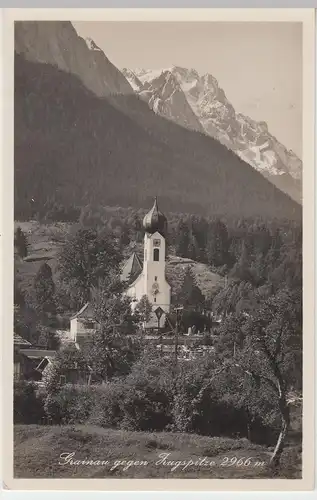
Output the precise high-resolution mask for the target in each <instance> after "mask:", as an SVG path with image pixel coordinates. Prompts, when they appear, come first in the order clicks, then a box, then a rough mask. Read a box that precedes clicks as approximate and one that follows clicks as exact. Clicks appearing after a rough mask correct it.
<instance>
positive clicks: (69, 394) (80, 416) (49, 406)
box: [44, 385, 94, 424]
mask: <svg viewBox="0 0 317 500" xmlns="http://www.w3.org/2000/svg"><path fill="white" fill-rule="evenodd" d="M93 397H94V394H93V392H92V390H91V388H90V387H88V386H73V385H66V386H64V387H62V388H61V389H60V390H59V391H58V392H54V393H49V394H48V395H47V397H46V400H45V404H44V409H45V413H46V415H47V417H49V418H50V419H51V420H52V421H53V423H56V424H61V423H63V424H66V423H67V424H74V423H78V424H83V423H85V422H86V421H87V419H88V418H89V415H90V413H91V409H92V406H93Z"/></svg>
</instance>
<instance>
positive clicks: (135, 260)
mask: <svg viewBox="0 0 317 500" xmlns="http://www.w3.org/2000/svg"><path fill="white" fill-rule="evenodd" d="M142 268H143V265H142V261H141V259H140V257H139V256H138V254H137V253H136V252H133V254H132V255H131V256H130V257H129V259H128V260H127V261H126V263H125V264H124V266H123V268H122V271H121V276H120V279H121V281H130V282H131V280H132V281H134V280H135V279H136V278H137V277H138V276H139V274H140V273H141V272H142Z"/></svg>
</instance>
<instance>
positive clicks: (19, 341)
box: [13, 332, 32, 347]
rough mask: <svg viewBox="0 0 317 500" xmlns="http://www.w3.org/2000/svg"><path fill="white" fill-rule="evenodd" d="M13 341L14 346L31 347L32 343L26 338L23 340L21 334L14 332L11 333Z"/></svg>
mask: <svg viewBox="0 0 317 500" xmlns="http://www.w3.org/2000/svg"><path fill="white" fill-rule="evenodd" d="M13 342H14V345H15V346H24V347H31V345H32V344H31V343H30V342H29V341H28V340H25V339H24V338H23V337H21V335H18V334H17V333H15V332H14V333H13Z"/></svg>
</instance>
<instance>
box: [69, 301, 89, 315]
mask: <svg viewBox="0 0 317 500" xmlns="http://www.w3.org/2000/svg"><path fill="white" fill-rule="evenodd" d="M75 318H83V319H84V318H85V319H93V318H94V311H93V307H92V305H91V304H90V302H87V303H86V304H85V305H84V306H83V307H82V308H81V309H80V311H78V312H77V313H76V314H74V316H72V317H71V318H70V319H75Z"/></svg>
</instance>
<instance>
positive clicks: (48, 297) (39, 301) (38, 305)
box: [34, 262, 56, 315]
mask: <svg viewBox="0 0 317 500" xmlns="http://www.w3.org/2000/svg"><path fill="white" fill-rule="evenodd" d="M34 298H35V310H36V311H37V312H39V313H40V314H44V315H54V314H55V313H56V305H55V285H54V281H53V276H52V269H51V268H50V266H49V265H48V264H47V263H46V262H44V264H42V265H41V267H40V268H39V270H38V272H37V274H36V276H35V279H34Z"/></svg>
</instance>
